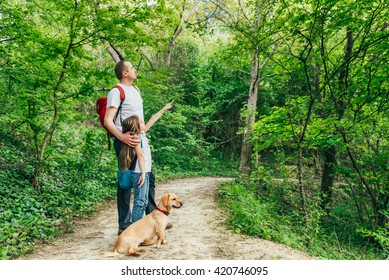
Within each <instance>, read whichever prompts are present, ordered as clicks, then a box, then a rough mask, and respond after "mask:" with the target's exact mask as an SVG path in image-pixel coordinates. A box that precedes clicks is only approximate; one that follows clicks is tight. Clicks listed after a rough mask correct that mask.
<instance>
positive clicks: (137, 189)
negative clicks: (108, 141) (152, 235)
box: [118, 115, 151, 223]
mask: <svg viewBox="0 0 389 280" xmlns="http://www.w3.org/2000/svg"><path fill="white" fill-rule="evenodd" d="M122 128H123V133H126V132H132V133H134V134H139V135H140V139H141V146H139V145H138V146H136V147H135V148H132V147H130V146H128V145H126V144H122V146H121V149H120V151H119V155H118V160H119V171H120V172H121V174H122V175H123V174H124V172H125V171H126V170H129V169H132V166H133V165H134V163H135V162H134V161H135V160H134V157H135V154H136V157H137V159H136V167H135V169H134V170H133V172H132V174H131V187H133V188H134V206H133V209H132V216H131V218H132V221H131V223H134V222H136V221H137V220H140V219H141V218H142V217H143V213H144V212H145V209H146V205H147V202H148V201H147V197H148V192H149V176H150V174H149V173H150V171H151V152H150V147H149V145H148V141H147V138H146V137H142V134H144V133H143V132H142V131H141V122H140V119H139V117H138V116H136V115H134V116H131V117H128V118H126V119H125V120H123V122H122ZM144 138H145V139H144ZM134 151H135V152H134ZM149 169H150V170H149ZM119 177H121V176H119ZM123 178H124V177H123ZM123 184H124V185H126V184H128V182H123Z"/></svg>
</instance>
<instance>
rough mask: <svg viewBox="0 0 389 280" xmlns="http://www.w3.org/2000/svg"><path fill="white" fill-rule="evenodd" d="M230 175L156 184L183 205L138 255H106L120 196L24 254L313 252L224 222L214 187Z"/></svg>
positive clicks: (216, 256)
mask: <svg viewBox="0 0 389 280" xmlns="http://www.w3.org/2000/svg"><path fill="white" fill-rule="evenodd" d="M223 180H228V179H227V178H212V177H196V178H186V179H179V180H174V181H170V182H167V183H164V184H157V189H156V198H157V199H159V198H160V197H161V196H162V194H164V193H168V192H174V193H176V194H177V196H179V197H180V198H181V199H182V200H183V202H184V205H183V207H181V208H180V209H173V211H172V213H171V215H170V216H169V219H170V221H171V222H172V223H173V225H174V226H173V228H172V229H169V230H167V232H166V239H167V242H168V243H167V244H165V245H163V247H162V248H161V249H159V250H158V249H156V248H155V245H152V246H148V247H143V248H144V250H145V251H144V252H142V253H140V255H139V256H130V257H127V256H125V255H119V256H117V257H115V258H103V257H102V254H103V253H104V252H106V251H110V250H112V248H113V246H114V244H115V241H116V238H117V212H116V202H111V203H109V205H107V207H106V208H104V209H102V210H101V211H100V212H99V213H98V215H96V217H95V218H93V219H90V220H84V221H81V222H78V223H77V226H76V229H75V231H74V233H71V234H67V235H64V236H62V237H60V238H58V239H56V240H55V241H54V242H53V243H51V244H49V245H41V246H39V247H38V248H36V249H35V253H33V254H29V255H27V256H26V257H25V258H24V259H30V260H35V259H45V260H49V259H53V260H102V259H104V260H106V259H119V260H125V259H136V260H143V259H145V260H164V259H165V260H166V259H168V260H208V259H209V260H260V259H263V260H302V259H312V258H311V257H310V256H308V255H306V254H304V253H301V252H299V251H296V250H293V249H291V248H289V247H287V246H284V245H280V244H277V243H274V242H270V241H267V240H263V239H259V238H254V237H247V236H243V235H238V234H235V233H233V232H232V231H230V230H229V229H227V228H226V226H225V217H226V215H225V212H224V210H222V209H220V208H218V206H217V203H216V201H215V190H216V184H217V182H218V181H223Z"/></svg>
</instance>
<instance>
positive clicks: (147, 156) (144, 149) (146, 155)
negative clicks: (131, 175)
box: [134, 131, 151, 173]
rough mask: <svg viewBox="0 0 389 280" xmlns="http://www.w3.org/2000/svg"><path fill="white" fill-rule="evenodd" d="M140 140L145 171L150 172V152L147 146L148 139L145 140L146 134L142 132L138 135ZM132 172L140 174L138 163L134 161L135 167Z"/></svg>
mask: <svg viewBox="0 0 389 280" xmlns="http://www.w3.org/2000/svg"><path fill="white" fill-rule="evenodd" d="M139 136H140V140H141V141H142V145H141V146H142V152H143V156H144V158H145V171H146V172H151V150H150V145H149V139H147V136H146V134H145V133H144V132H143V131H142V132H141V133H140V134H139ZM134 172H137V173H140V172H141V170H140V168H139V161H138V160H137V161H136V166H135V169H134Z"/></svg>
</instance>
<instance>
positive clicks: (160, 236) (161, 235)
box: [157, 230, 167, 249]
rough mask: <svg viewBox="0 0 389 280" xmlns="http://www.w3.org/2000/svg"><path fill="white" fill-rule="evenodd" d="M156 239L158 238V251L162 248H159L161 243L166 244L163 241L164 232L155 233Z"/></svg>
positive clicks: (164, 240)
mask: <svg viewBox="0 0 389 280" xmlns="http://www.w3.org/2000/svg"><path fill="white" fill-rule="evenodd" d="M157 238H158V243H157V249H160V248H161V247H162V246H161V243H162V244H166V243H167V242H166V239H165V231H163V230H158V231H157Z"/></svg>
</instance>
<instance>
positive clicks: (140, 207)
mask: <svg viewBox="0 0 389 280" xmlns="http://www.w3.org/2000/svg"><path fill="white" fill-rule="evenodd" d="M140 175H141V173H137V172H132V186H133V188H134V206H133V208H132V216H131V217H132V219H131V223H135V222H136V221H138V220H140V219H142V218H143V215H144V213H145V210H146V206H147V202H148V195H149V180H150V172H146V177H145V180H144V183H143V185H142V186H139V185H138V182H139V178H140Z"/></svg>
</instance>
